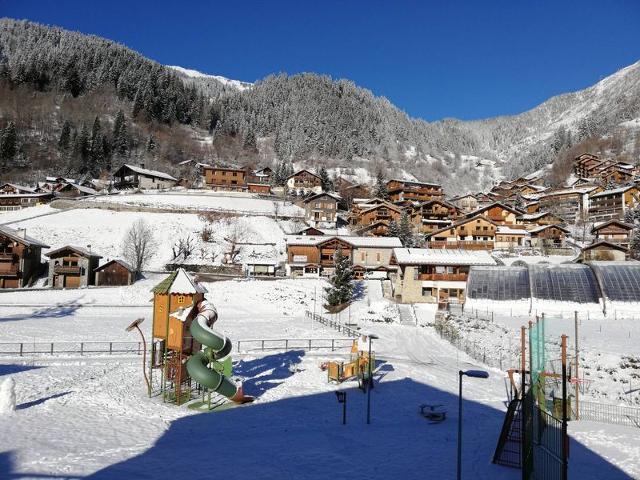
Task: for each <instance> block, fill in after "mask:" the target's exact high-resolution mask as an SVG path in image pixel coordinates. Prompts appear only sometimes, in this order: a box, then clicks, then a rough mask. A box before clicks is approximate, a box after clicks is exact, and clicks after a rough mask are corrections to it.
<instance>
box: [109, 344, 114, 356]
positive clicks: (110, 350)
mask: <svg viewBox="0 0 640 480" xmlns="http://www.w3.org/2000/svg"><path fill="white" fill-rule="evenodd" d="M112 353H113V342H109V355H111V354H112Z"/></svg>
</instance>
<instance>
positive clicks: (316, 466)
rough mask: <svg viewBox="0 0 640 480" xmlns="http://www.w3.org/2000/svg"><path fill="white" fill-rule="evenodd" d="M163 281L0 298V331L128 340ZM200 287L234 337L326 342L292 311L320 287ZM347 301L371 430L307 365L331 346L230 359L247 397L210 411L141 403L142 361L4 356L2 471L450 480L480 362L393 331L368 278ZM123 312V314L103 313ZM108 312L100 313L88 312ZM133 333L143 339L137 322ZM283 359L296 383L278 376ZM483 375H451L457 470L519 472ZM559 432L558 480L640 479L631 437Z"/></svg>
mask: <svg viewBox="0 0 640 480" xmlns="http://www.w3.org/2000/svg"><path fill="white" fill-rule="evenodd" d="M160 278H161V276H157V277H153V278H149V279H148V280H144V281H142V282H139V283H137V284H135V285H133V286H130V287H122V288H113V289H107V288H102V289H97V288H96V289H84V290H76V291H70V290H69V291H60V292H55V294H56V297H55V298H54V296H53V294H54V292H45V293H46V295H44V296H42V297H38V295H37V292H20V293H17V294H16V293H12V294H11V293H10V294H1V295H0V304H13V305H16V304H21V305H32V307H28V306H22V307H16V306H11V307H6V306H0V311H1V312H2V315H1V316H0V329H1V330H0V337H1V338H3V339H5V338H10V339H11V340H18V339H21V338H26V339H31V338H32V337H34V336H36V337H37V338H38V339H40V338H43V337H45V336H47V337H51V336H55V338H56V339H60V340H63V339H71V338H75V339H79V338H94V337H96V336H101V337H103V338H104V337H106V336H109V337H111V336H118V338H121V339H127V338H131V336H132V335H133V334H127V333H125V332H124V326H126V325H127V324H128V323H129V322H130V321H131V319H133V318H136V317H138V316H145V317H147V318H150V315H151V307H150V305H149V306H148V307H142V306H141V307H134V306H133V305H138V304H140V305H142V304H144V302H145V300H148V299H149V298H150V294H149V292H148V290H149V288H150V287H151V286H152V285H153V284H155V283H156V282H157V281H158V280H159V279H160ZM205 285H206V287H207V289H208V290H209V293H208V298H209V299H210V300H212V301H213V302H214V303H215V304H216V305H217V307H218V311H219V314H220V317H219V321H218V323H217V324H216V326H215V328H217V329H219V330H222V331H223V332H225V333H226V334H228V335H229V336H230V337H231V338H232V340H239V339H246V338H249V337H251V338H260V337H262V338H286V337H297V338H318V337H324V338H329V337H336V336H338V335H339V334H338V332H336V331H335V330H329V329H328V327H324V326H321V325H319V324H313V323H311V321H310V320H309V319H307V318H306V317H305V316H304V310H305V309H313V308H314V303H315V308H316V309H318V311H320V306H319V305H320V302H321V292H322V287H323V286H325V283H324V281H323V280H278V281H224V282H214V283H207V284H205ZM125 292H126V293H125ZM358 292H359V293H358V295H359V297H358V298H359V299H358V300H357V301H356V302H355V303H354V304H353V305H352V306H351V308H350V309H347V310H345V311H343V312H342V313H341V314H340V315H339V316H336V319H338V320H340V321H341V322H344V323H347V322H348V323H351V324H354V326H356V327H359V328H361V330H362V331H363V332H369V333H375V334H377V335H378V336H379V339H378V340H375V341H374V344H373V349H374V350H375V351H376V355H377V358H378V368H377V375H376V377H377V379H378V384H377V386H376V388H375V389H374V390H373V391H372V394H371V398H372V402H371V403H372V416H371V418H372V423H371V425H367V424H366V421H365V418H366V414H365V411H366V398H367V397H366V396H365V395H363V394H362V393H361V392H360V391H359V390H358V389H357V388H355V383H354V382H346V383H344V384H342V385H340V386H337V385H333V384H329V383H328V382H327V378H326V373H325V372H323V371H321V370H320V368H319V366H320V364H321V363H322V362H323V361H326V360H327V359H328V358H344V357H345V354H343V353H339V352H334V353H331V352H326V353H324V352H308V351H304V350H294V351H288V352H282V351H276V352H270V353H265V354H257V353H252V354H245V355H235V360H236V364H235V366H234V373H235V374H236V375H237V376H238V377H239V378H241V379H243V380H244V385H245V392H246V393H247V394H250V395H255V396H256V397H257V398H256V401H255V402H254V403H252V404H249V405H247V406H243V407H241V408H236V409H233V410H227V411H224V412H218V413H210V414H194V413H193V412H192V411H190V410H189V409H188V408H186V407H184V406H182V407H176V406H174V405H171V404H164V403H162V400H161V399H160V398H158V397H153V398H148V397H147V396H146V391H145V389H144V384H143V381H142V376H141V373H140V358H139V357H135V356H132V357H126V356H118V357H114V358H111V359H110V358H108V357H104V356H103V357H91V358H82V357H68V358H64V357H46V356H40V357H26V358H22V359H19V358H12V359H9V358H6V357H5V359H4V360H2V363H0V381H1V380H3V379H4V378H3V377H9V376H10V377H11V378H13V379H14V380H15V382H16V394H17V404H18V407H17V410H16V412H15V413H13V414H6V415H0V431H2V432H3V434H2V435H0V452H2V453H0V477H2V478H42V477H43V476H55V477H61V478H68V477H74V478H75V477H79V476H82V477H84V476H88V477H91V478H99V479H103V478H105V479H106V478H108V479H123V478H168V477H176V478H203V479H204V478H211V476H212V475H214V474H215V476H217V477H220V478H241V477H249V478H252V479H273V478H296V479H316V478H317V479H325V478H350V479H356V478H358V479H360V478H407V479H414V478H416V479H417V478H439V479H440V478H443V479H447V478H454V477H455V465H456V464H455V451H456V439H457V436H456V431H457V430H456V428H457V423H456V420H457V380H458V374H457V372H458V369H468V368H483V365H479V364H478V363H477V362H475V361H473V360H472V359H471V358H469V357H468V356H467V355H465V354H463V353H461V352H460V351H459V350H457V349H456V348H454V347H453V346H452V345H450V344H449V343H447V342H445V341H444V340H442V339H440V338H439V337H438V336H437V334H436V333H435V331H434V330H433V329H432V328H430V327H415V326H404V325H399V324H398V317H397V314H396V313H394V310H395V312H397V310H396V306H395V305H393V304H391V303H390V302H388V301H387V300H385V299H384V298H383V296H382V289H381V288H380V284H379V283H378V282H376V281H368V282H364V283H362V284H359V285H358ZM76 296H79V297H80V296H81V298H80V299H78V298H76ZM20 297H22V298H20ZM314 300H315V302H314ZM64 302H77V303H82V304H83V306H82V307H81V308H78V309H76V310H73V311H66V312H65V311H63V312H61V313H60V315H59V316H56V315H52V316H49V317H47V316H46V315H42V316H41V315H38V312H39V309H41V308H42V307H41V306H40V305H42V304H55V303H64ZM138 302H141V303H138ZM123 303H124V304H128V305H129V306H124V307H118V308H116V306H118V305H122V304H123ZM107 304H110V305H111V308H108V307H102V306H96V305H107ZM14 309H22V310H21V311H20V312H19V314H17V313H16V311H17V310H14ZM422 310H424V312H423V311H422ZM428 310H429V309H418V311H419V312H421V314H423V313H427V311H428ZM100 312H103V313H104V315H103V314H100ZM387 321H390V322H391V323H386V322H387ZM142 326H143V328H145V329H146V332H147V333H148V329H149V328H150V322H149V321H147V322H145V323H143V325H142ZM586 331H587V330H585V332H586ZM291 364H296V365H297V369H296V370H297V373H291V372H290V369H289V366H290V365H291ZM489 371H490V375H491V376H490V378H489V379H488V380H477V379H465V381H464V398H465V401H464V406H463V408H464V413H465V419H466V420H465V422H464V425H465V427H464V450H463V458H464V462H463V474H464V475H465V476H473V477H474V478H481V479H515V478H519V476H520V472H519V471H517V470H513V469H509V468H506V467H499V466H495V465H492V464H491V457H492V455H493V450H494V448H495V442H496V440H497V438H498V434H499V431H500V428H501V425H502V420H503V416H504V409H505V408H504V400H505V377H504V374H503V373H501V372H500V371H498V370H496V369H489ZM337 389H341V390H345V391H347V394H348V402H347V407H348V408H347V410H348V412H347V425H346V426H343V425H341V424H340V418H341V409H340V406H339V405H338V404H337V402H336V398H335V396H334V395H333V391H334V390H337ZM421 403H436V404H442V405H443V406H444V408H446V409H447V410H448V417H447V419H446V420H445V421H444V422H442V423H440V424H429V422H427V421H426V420H425V419H424V418H422V417H421V416H420V415H419V414H418V405H419V404H421ZM571 431H572V433H573V434H574V437H575V438H576V439H577V440H579V442H578V441H573V442H572V445H571V464H570V472H571V478H580V479H596V478H597V479H601V478H607V479H614V478H629V476H631V477H633V476H637V475H640V462H638V457H639V455H640V430H638V429H631V428H626V427H611V426H609V425H603V424H589V423H588V422H580V423H575V424H571ZM616 445H620V446H621V447H620V448H616ZM614 465H616V466H614ZM620 468H622V469H623V470H624V471H623V470H620Z"/></svg>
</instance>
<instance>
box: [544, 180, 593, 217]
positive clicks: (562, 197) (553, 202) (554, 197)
mask: <svg viewBox="0 0 640 480" xmlns="http://www.w3.org/2000/svg"><path fill="white" fill-rule="evenodd" d="M602 190H603V188H602V187H597V186H585V187H578V188H560V189H556V190H549V191H547V192H544V193H542V194H540V195H538V196H537V198H536V200H538V202H539V210H541V211H548V212H552V213H553V214H554V215H557V216H559V217H560V218H562V219H563V220H565V221H567V222H574V221H575V220H576V219H578V218H580V217H581V216H586V215H588V214H589V195H590V194H594V193H597V192H600V191H602Z"/></svg>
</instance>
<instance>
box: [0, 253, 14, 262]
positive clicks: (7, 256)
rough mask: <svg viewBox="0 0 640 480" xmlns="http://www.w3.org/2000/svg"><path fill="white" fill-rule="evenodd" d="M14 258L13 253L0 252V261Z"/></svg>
mask: <svg viewBox="0 0 640 480" xmlns="http://www.w3.org/2000/svg"><path fill="white" fill-rule="evenodd" d="M14 257H15V253H12V252H0V261H2V260H13V259H14Z"/></svg>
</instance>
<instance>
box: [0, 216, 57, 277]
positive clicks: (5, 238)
mask: <svg viewBox="0 0 640 480" xmlns="http://www.w3.org/2000/svg"><path fill="white" fill-rule="evenodd" d="M43 248H49V246H48V245H45V244H44V243H42V242H39V241H38V240H36V239H34V238H31V237H29V236H27V233H26V230H24V229H22V230H14V229H13V228H9V227H6V226H0V288H19V287H25V286H27V285H28V284H29V283H30V282H32V281H33V280H34V279H35V278H37V276H38V274H39V271H40V254H41V252H42V249H43Z"/></svg>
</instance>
